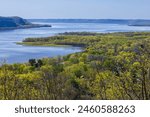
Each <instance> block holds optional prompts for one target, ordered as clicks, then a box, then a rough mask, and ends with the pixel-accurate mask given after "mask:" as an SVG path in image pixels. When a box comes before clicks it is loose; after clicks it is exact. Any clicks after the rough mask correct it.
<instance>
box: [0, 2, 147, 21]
mask: <svg viewBox="0 0 150 117" xmlns="http://www.w3.org/2000/svg"><path fill="white" fill-rule="evenodd" d="M149 11H150V0H0V16H21V17H24V18H86V19H94V18H97V19H150V13H149Z"/></svg>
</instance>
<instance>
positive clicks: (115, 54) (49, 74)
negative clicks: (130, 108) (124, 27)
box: [0, 32, 150, 100]
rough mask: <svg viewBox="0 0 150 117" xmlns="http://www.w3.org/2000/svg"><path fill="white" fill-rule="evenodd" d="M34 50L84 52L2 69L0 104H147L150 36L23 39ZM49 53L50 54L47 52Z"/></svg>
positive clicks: (82, 35)
mask: <svg viewBox="0 0 150 117" xmlns="http://www.w3.org/2000/svg"><path fill="white" fill-rule="evenodd" d="M22 44H25V45H35V46H51V45H69V46H80V47H82V48H83V52H80V53H75V54H70V55H67V56H59V57H55V58H43V59H38V60H36V59H34V58H33V59H30V60H29V62H28V63H22V64H12V65H10V64H6V63H2V64H1V67H0V99H6V100H7V99H8V100H10V99H14V100H18V99H23V100H30V99H33V100H36V99H37V100H39V99H43V100H58V99H63V100H66V99H69V100H79V99H81V100H82V99H83V100H84V99H89V100H90V99H93V100H129V99H131V100H146V99H147V100H148V99H150V33H148V32H126V33H107V34H99V33H86V32H83V33H73V32H72V33H64V34H60V35H57V36H53V37H47V38H27V39H25V40H24V41H23V43H22ZM49 54H51V53H49Z"/></svg>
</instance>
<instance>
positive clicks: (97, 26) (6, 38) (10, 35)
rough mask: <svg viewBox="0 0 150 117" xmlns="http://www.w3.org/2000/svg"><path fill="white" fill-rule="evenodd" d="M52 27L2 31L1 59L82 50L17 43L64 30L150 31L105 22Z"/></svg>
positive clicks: (24, 59)
mask: <svg viewBox="0 0 150 117" xmlns="http://www.w3.org/2000/svg"><path fill="white" fill-rule="evenodd" d="M34 23H39V24H42V23H44V24H51V25H52V27H43V28H30V29H18V30H9V31H1V32H0V61H3V60H6V62H7V63H22V62H27V61H28V60H29V59H31V58H43V57H56V56H62V55H67V54H70V53H75V52H80V51H82V49H81V48H79V47H32V46H22V45H17V44H16V42H21V41H22V40H23V39H25V38H28V37H47V36H53V35H56V34H58V33H63V32H83V31H86V32H101V33H106V32H130V31H150V27H134V26H127V25H123V24H122V25H121V24H109V23H108V24H106V23H105V24H103V23H83V22H82V23H66V22H65V23H63V22H59V23H52V22H41V21H40V22H34Z"/></svg>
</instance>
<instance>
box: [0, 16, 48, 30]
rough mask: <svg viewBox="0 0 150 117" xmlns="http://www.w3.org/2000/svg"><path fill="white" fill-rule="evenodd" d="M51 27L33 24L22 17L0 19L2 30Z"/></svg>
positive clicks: (0, 28)
mask: <svg viewBox="0 0 150 117" xmlns="http://www.w3.org/2000/svg"><path fill="white" fill-rule="evenodd" d="M38 27H51V25H41V24H32V23H31V22H29V21H27V20H26V19H23V18H21V17H17V16H15V17H0V30H9V29H22V28H38Z"/></svg>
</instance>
